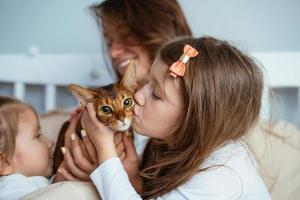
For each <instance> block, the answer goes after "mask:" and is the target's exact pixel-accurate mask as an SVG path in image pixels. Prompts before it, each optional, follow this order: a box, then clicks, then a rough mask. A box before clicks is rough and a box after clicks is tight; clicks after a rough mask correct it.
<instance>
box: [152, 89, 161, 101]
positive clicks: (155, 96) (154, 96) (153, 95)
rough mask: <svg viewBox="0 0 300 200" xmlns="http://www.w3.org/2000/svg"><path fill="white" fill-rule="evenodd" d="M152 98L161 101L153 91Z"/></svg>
mask: <svg viewBox="0 0 300 200" xmlns="http://www.w3.org/2000/svg"><path fill="white" fill-rule="evenodd" d="M152 97H153V98H154V99H157V100H159V99H160V97H159V96H157V95H155V92H154V91H152Z"/></svg>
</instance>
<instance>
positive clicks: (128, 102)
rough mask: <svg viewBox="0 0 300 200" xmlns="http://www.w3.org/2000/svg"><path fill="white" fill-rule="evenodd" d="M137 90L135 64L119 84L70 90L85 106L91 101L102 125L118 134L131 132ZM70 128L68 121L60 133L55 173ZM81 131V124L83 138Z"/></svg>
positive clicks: (127, 70) (70, 87)
mask: <svg viewBox="0 0 300 200" xmlns="http://www.w3.org/2000/svg"><path fill="white" fill-rule="evenodd" d="M136 87H137V84H136V79H135V65H134V64H133V62H130V64H129V65H128V66H127V69H126V72H125V74H124V76H123V78H122V80H121V81H120V82H119V83H115V84H110V85H107V86H104V87H100V88H95V89H87V88H83V87H81V86H78V85H74V84H71V85H69V90H70V91H71V93H72V94H73V95H74V96H75V97H76V99H77V100H78V101H79V102H80V104H81V105H82V106H83V107H85V106H86V105H87V103H89V102H91V103H93V105H94V108H95V110H96V116H97V118H98V119H99V121H100V122H102V123H103V124H105V125H106V126H108V127H109V128H111V129H113V130H115V131H127V130H128V129H129V127H130V125H131V121H132V116H133V107H134V100H133V95H134V92H135V90H136ZM106 111H107V112H106ZM69 125H70V123H69V122H68V121H67V122H65V123H64V124H63V126H62V128H61V130H60V132H59V136H58V140H57V143H56V147H55V151H54V162H53V169H54V172H56V171H57V169H58V167H59V165H60V164H61V162H62V160H63V155H62V153H61V147H63V146H64V143H65V132H66V130H67V129H68V127H69ZM81 129H82V127H81V123H78V124H77V126H76V133H77V135H78V136H79V137H81V136H80V134H79V133H80V131H81Z"/></svg>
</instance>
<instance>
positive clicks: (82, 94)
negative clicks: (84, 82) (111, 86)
mask: <svg viewBox="0 0 300 200" xmlns="http://www.w3.org/2000/svg"><path fill="white" fill-rule="evenodd" d="M69 90H70V91H71V93H72V94H73V95H74V96H75V98H76V99H77V100H78V101H79V102H80V104H81V105H82V106H83V107H86V105H87V104H88V103H89V102H92V101H93V100H94V98H95V97H96V96H98V95H99V94H98V93H96V92H94V91H92V90H89V89H87V88H84V87H81V86H79V85H75V84H70V85H69Z"/></svg>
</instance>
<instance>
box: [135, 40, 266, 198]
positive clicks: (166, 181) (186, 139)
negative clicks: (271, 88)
mask: <svg viewBox="0 0 300 200" xmlns="http://www.w3.org/2000/svg"><path fill="white" fill-rule="evenodd" d="M186 44H189V45H190V46H192V47H194V48H195V49H197V51H198V52H199V55H197V56H196V57H194V58H191V59H190V61H189V63H188V64H187V66H186V73H185V75H184V76H183V77H182V78H181V77H177V79H178V81H179V82H180V87H181V94H182V95H183V98H184V113H183V114H182V116H181V118H180V119H179V121H178V123H177V124H178V125H177V127H175V128H174V131H172V133H171V134H170V136H168V137H167V138H165V139H164V140H163V141H162V140H158V139H150V141H149V143H148V144H147V147H146V149H145V152H144V156H143V161H142V163H141V166H140V169H141V175H142V177H143V190H144V191H143V194H142V196H143V197H144V198H145V199H151V198H155V197H157V196H161V195H163V194H165V193H167V192H169V191H171V190H172V189H174V188H177V187H178V186H180V185H182V184H183V183H185V182H187V181H188V180H189V179H190V178H191V177H192V176H193V175H194V174H195V173H197V172H199V171H204V170H206V169H207V168H201V164H203V162H204V161H205V160H206V159H207V158H208V156H209V155H210V154H211V153H212V152H213V151H214V150H216V148H219V147H220V146H222V145H225V144H226V143H227V142H229V141H230V140H236V139H239V138H241V137H242V136H243V135H244V134H246V132H247V131H248V130H249V129H250V128H251V126H252V125H253V124H254V123H255V122H256V120H257V119H258V116H259V113H260V107H261V96H262V90H263V74H262V71H261V70H260V68H259V67H258V66H257V65H256V63H255V62H254V61H253V60H252V59H251V58H250V57H249V56H247V55H246V54H244V53H243V52H241V51H240V50H238V49H237V48H235V47H233V46H231V45H230V44H228V43H227V42H226V41H221V40H217V39H215V38H211V37H202V38H191V37H188V38H181V39H179V40H176V41H173V42H170V43H168V44H166V45H165V46H164V47H163V48H162V49H161V50H160V52H159V56H158V58H159V59H160V60H162V61H163V62H164V63H166V64H167V65H168V66H170V65H171V64H172V63H174V62H176V61H177V60H178V59H179V58H180V56H181V55H182V53H183V48H184V45H186Z"/></svg>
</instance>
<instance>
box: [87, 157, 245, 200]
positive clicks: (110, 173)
mask: <svg viewBox="0 0 300 200" xmlns="http://www.w3.org/2000/svg"><path fill="white" fill-rule="evenodd" d="M91 179H92V181H93V182H94V184H95V185H96V187H97V190H98V192H99V193H100V196H101V198H102V199H103V200H108V199H109V200H120V199H122V200H129V199H130V200H141V199H142V198H141V197H140V196H139V194H137V192H136V191H135V189H134V188H133V186H132V185H131V183H130V181H129V178H128V176H127V173H126V172H125V170H124V168H123V165H122V163H121V161H120V160H119V158H117V157H115V158H111V159H109V160H107V161H105V162H104V163H102V164H101V165H100V166H99V167H98V168H97V169H96V170H95V171H94V172H93V173H92V174H91ZM241 194H242V183H241V180H240V178H239V176H238V175H237V174H236V173H235V172H234V171H233V170H232V169H230V168H227V167H225V166H221V167H218V168H215V169H210V170H207V171H203V172H200V173H198V174H196V175H194V176H193V177H192V179H191V180H190V181H188V182H187V183H185V184H183V185H182V186H180V187H178V188H176V189H174V190H172V191H171V192H169V193H167V194H165V195H163V196H162V197H158V198H157V200H162V199H164V200H173V199H176V200H177V199H178V200H181V199H182V200H184V199H189V200H206V199H207V200H208V199H209V200H214V199H216V200H223V199H224V200H225V199H238V198H239V196H240V195H241Z"/></svg>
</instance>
